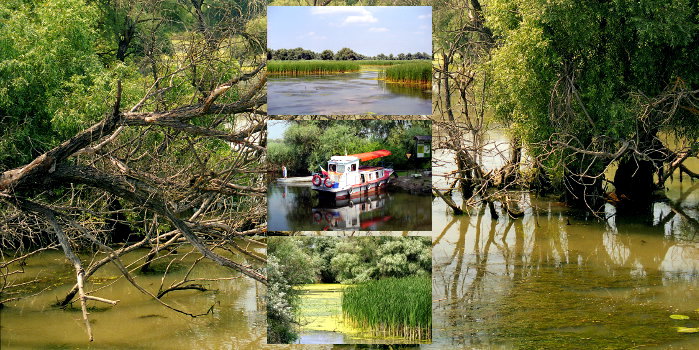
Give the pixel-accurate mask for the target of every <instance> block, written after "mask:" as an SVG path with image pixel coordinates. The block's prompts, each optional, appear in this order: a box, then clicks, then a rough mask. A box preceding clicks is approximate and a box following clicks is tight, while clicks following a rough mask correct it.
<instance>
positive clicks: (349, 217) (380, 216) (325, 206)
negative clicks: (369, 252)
mask: <svg viewBox="0 0 699 350" xmlns="http://www.w3.org/2000/svg"><path fill="white" fill-rule="evenodd" d="M388 200H389V195H388V194H387V193H386V192H385V191H384V190H376V191H370V192H363V194H362V195H360V196H358V197H353V198H351V199H349V198H346V199H336V200H335V199H329V198H323V200H320V201H319V204H318V206H317V207H314V208H313V210H312V211H313V222H314V223H316V224H319V225H323V228H322V230H323V231H328V230H329V231H337V230H342V231H353V230H362V231H366V230H376V229H377V228H376V227H377V225H380V224H381V223H384V222H387V221H389V220H391V218H392V217H391V215H387V213H386V212H385V211H384V210H383V209H384V207H385V206H386V202H387V201H388Z"/></svg>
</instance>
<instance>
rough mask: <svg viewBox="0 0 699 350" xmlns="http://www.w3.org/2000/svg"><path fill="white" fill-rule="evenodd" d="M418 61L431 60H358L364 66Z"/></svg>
mask: <svg viewBox="0 0 699 350" xmlns="http://www.w3.org/2000/svg"><path fill="white" fill-rule="evenodd" d="M418 62H430V61H428V60H409V61H405V60H402V61H401V60H361V61H357V63H359V64H361V65H363V66H394V65H397V64H405V63H418Z"/></svg>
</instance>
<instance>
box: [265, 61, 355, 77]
mask: <svg viewBox="0 0 699 350" xmlns="http://www.w3.org/2000/svg"><path fill="white" fill-rule="evenodd" d="M359 68H360V67H359V64H358V63H356V62H355V61H319V60H308V61H267V72H268V73H271V74H288V75H300V74H335V73H344V72H353V71H358V70H359Z"/></svg>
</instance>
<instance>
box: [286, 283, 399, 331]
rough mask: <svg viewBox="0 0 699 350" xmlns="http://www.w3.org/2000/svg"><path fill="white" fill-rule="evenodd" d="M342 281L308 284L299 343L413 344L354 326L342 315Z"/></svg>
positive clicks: (305, 286) (302, 297)
mask: <svg viewBox="0 0 699 350" xmlns="http://www.w3.org/2000/svg"><path fill="white" fill-rule="evenodd" d="M346 287H348V285H342V284H306V285H302V286H299V287H297V288H298V289H299V290H301V291H303V293H302V294H301V304H300V306H299V319H298V322H299V324H300V332H299V339H298V340H297V343H298V344H401V343H411V341H410V340H408V339H405V338H400V337H392V338H383V337H376V336H372V335H371V334H369V333H367V332H363V331H362V330H361V329H357V328H354V327H352V326H351V325H350V324H348V323H346V322H345V320H344V319H343V317H342V290H343V289H344V288H346Z"/></svg>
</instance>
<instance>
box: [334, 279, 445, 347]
mask: <svg viewBox="0 0 699 350" xmlns="http://www.w3.org/2000/svg"><path fill="white" fill-rule="evenodd" d="M342 312H343V314H344V316H345V319H347V320H349V321H350V322H351V323H353V324H354V326H356V327H357V328H361V329H365V330H367V331H370V332H372V333H373V334H374V335H382V336H389V337H391V336H399V337H405V338H409V339H412V340H430V339H431V338H432V280H431V279H430V278H429V277H406V278H386V279H382V280H378V281H371V282H367V283H363V284H360V285H357V286H355V287H350V288H347V289H345V290H344V293H343V295H342Z"/></svg>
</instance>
